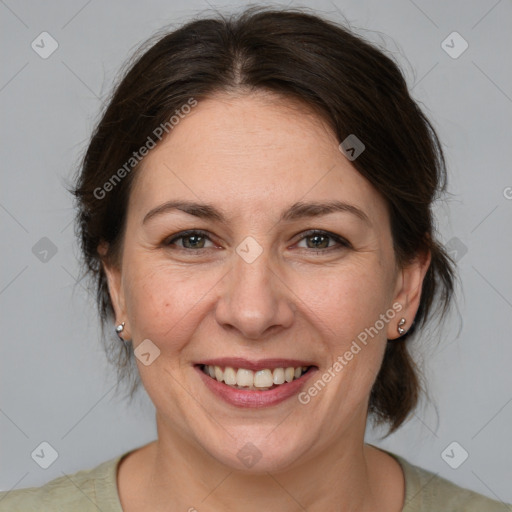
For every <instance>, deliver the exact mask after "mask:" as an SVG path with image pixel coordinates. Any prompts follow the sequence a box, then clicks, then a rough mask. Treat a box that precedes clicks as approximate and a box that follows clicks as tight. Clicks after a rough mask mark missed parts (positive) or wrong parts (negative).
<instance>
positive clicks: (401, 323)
mask: <svg viewBox="0 0 512 512" xmlns="http://www.w3.org/2000/svg"><path fill="white" fill-rule="evenodd" d="M402 325H405V318H401V319H400V321H399V322H398V325H397V327H396V330H397V331H398V334H400V336H402V334H404V332H405V329H403V328H402Z"/></svg>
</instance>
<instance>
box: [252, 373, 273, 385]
mask: <svg viewBox="0 0 512 512" xmlns="http://www.w3.org/2000/svg"><path fill="white" fill-rule="evenodd" d="M273 384H274V378H273V376H272V372H271V371H270V370H258V371H257V372H256V373H255V374H254V387H256V388H269V387H270V386H272V385H273Z"/></svg>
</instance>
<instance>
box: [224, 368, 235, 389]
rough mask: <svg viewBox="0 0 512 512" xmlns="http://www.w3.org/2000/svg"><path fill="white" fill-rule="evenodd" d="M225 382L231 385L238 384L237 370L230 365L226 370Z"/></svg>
mask: <svg viewBox="0 0 512 512" xmlns="http://www.w3.org/2000/svg"><path fill="white" fill-rule="evenodd" d="M224 382H225V383H226V384H229V385H230V386H234V385H235V384H236V372H235V370H233V368H231V367H230V366H228V367H227V368H226V369H225V370H224Z"/></svg>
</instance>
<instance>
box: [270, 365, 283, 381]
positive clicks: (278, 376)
mask: <svg viewBox="0 0 512 512" xmlns="http://www.w3.org/2000/svg"><path fill="white" fill-rule="evenodd" d="M273 377H274V378H273V381H274V384H284V370H283V368H276V369H275V370H274V375H273Z"/></svg>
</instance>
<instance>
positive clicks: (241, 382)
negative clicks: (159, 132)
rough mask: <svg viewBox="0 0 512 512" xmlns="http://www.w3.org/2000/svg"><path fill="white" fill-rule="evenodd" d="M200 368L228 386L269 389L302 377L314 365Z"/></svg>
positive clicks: (206, 365)
mask: <svg viewBox="0 0 512 512" xmlns="http://www.w3.org/2000/svg"><path fill="white" fill-rule="evenodd" d="M200 368H201V370H202V371H203V373H204V374H205V375H208V376H209V377H211V378H212V379H215V380H216V381H217V382H223V383H224V384H225V385H226V386H230V387H232V388H235V389H245V390H250V391H268V390H269V389H275V388H276V387H279V386H282V385H283V384H285V383H289V382H293V381H294V380H297V379H300V378H301V377H302V376H303V375H304V374H305V373H307V372H308V371H309V370H310V369H312V368H313V366H296V367H294V366H287V367H278V368H274V369H270V368H264V369H262V370H257V371H253V370H249V369H248V368H233V367H231V366H225V367H221V366H217V365H209V364H203V365H200Z"/></svg>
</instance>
